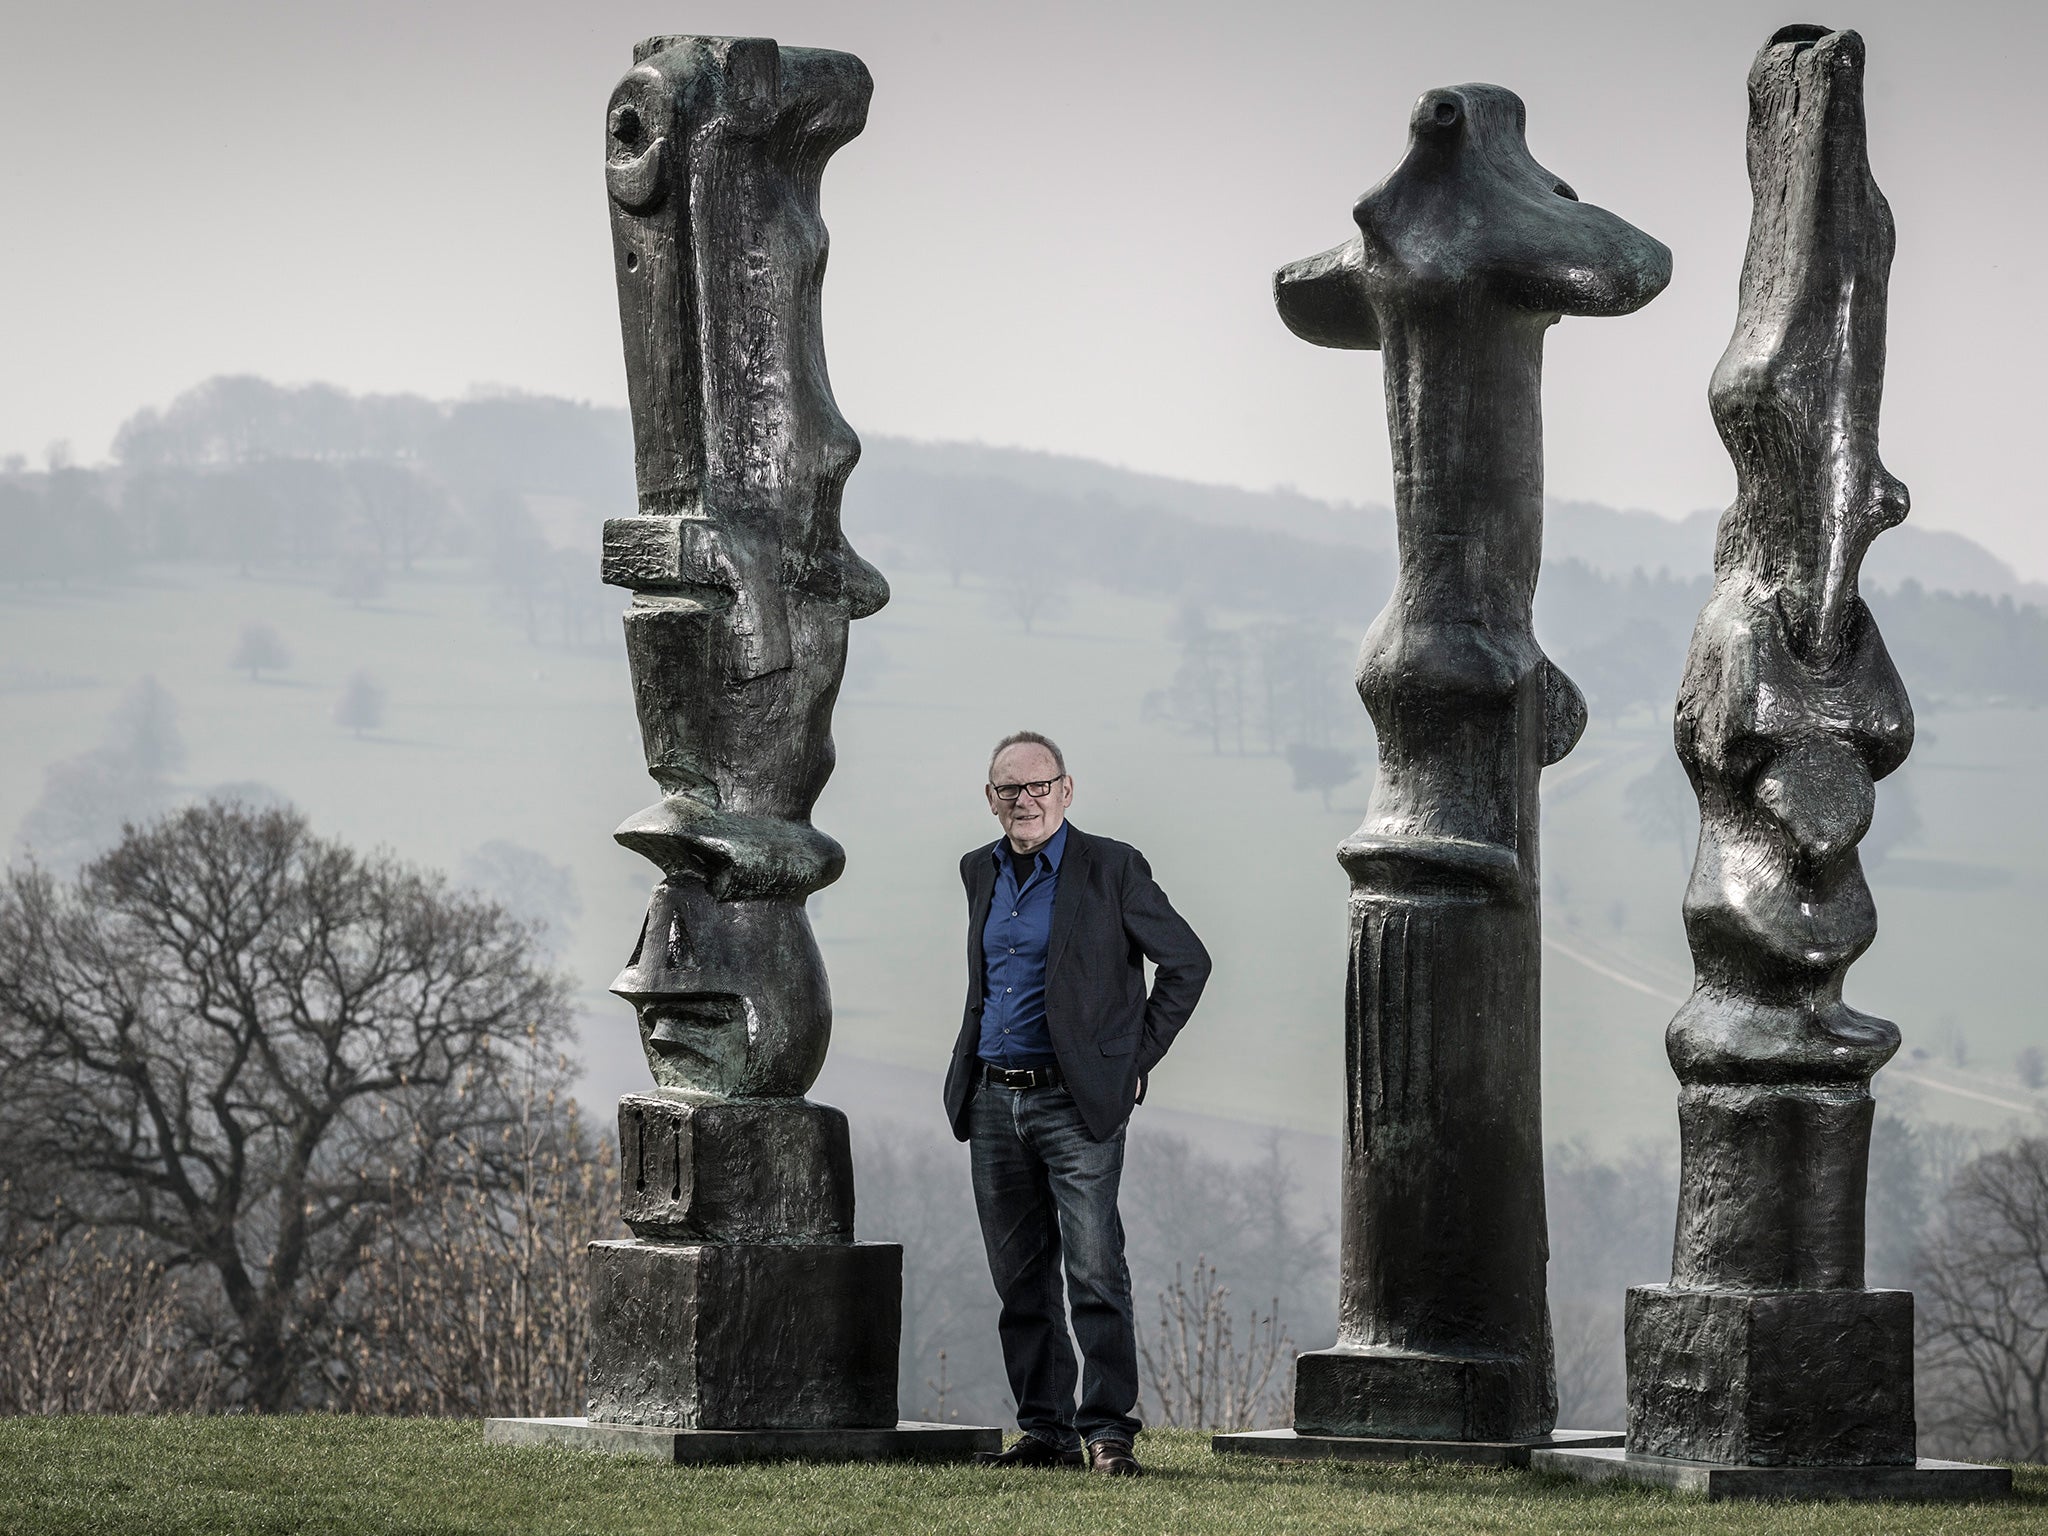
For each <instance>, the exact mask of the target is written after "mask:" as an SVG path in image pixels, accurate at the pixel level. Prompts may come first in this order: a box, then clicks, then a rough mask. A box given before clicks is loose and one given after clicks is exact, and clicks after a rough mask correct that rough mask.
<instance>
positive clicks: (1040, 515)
mask: <svg viewBox="0 0 2048 1536" xmlns="http://www.w3.org/2000/svg"><path fill="white" fill-rule="evenodd" d="M902 457H903V455H901V454H896V455H892V456H891V458H890V460H889V461H888V462H887V463H885V464H881V465H877V466H874V467H872V468H870V469H868V470H864V471H862V472H861V473H858V474H856V475H855V476H854V477H853V478H852V480H851V481H850V482H849V484H848V487H847V494H846V518H847V523H848V526H849V528H850V529H851V530H852V531H853V534H854V537H855V541H856V543H857V544H862V545H863V546H867V545H872V546H874V547H872V548H869V549H868V553H869V554H870V555H871V557H876V558H879V559H880V560H881V562H882V563H883V564H884V566H885V567H886V566H887V565H888V564H890V563H892V562H895V563H902V564H908V565H916V566H922V567H924V568H928V569H938V570H942V571H944V572H946V573H947V574H948V575H949V576H950V577H951V579H952V580H954V581H955V582H956V583H957V582H959V581H960V580H962V579H965V578H968V577H972V578H974V579H975V580H976V581H977V582H978V583H985V584H986V585H987V586H988V587H989V589H990V590H991V591H992V593H994V594H995V599H996V602H997V603H998V605H999V607H1000V609H1001V611H1002V612H1004V613H1005V614H1007V615H1008V616H1009V617H1011V618H1013V619H1014V620H1015V621H1016V622H1017V624H1018V625H1019V627H1020V628H1021V629H1023V630H1024V631H1026V632H1027V633H1028V632H1031V631H1032V630H1034V629H1035V628H1036V627H1037V626H1040V625H1043V624H1045V623H1049V622H1053V621H1054V620H1056V619H1057V618H1058V617H1059V616H1060V615H1061V613H1062V612H1063V611H1064V609H1065V606H1066V604H1067V602H1068V599H1069V593H1070V589H1071V588H1072V587H1073V586H1074V585H1076V584H1078V583H1086V584H1090V585H1094V586H1097V587H1101V588H1106V589H1107V590H1109V591H1111V592H1118V593H1128V594H1130V595H1133V596H1142V597H1149V598H1153V599H1156V600H1160V601H1164V602H1168V603H1171V604H1173V605H1175V606H1176V607H1177V608H1181V609H1191V610H1195V611H1199V612H1202V613H1204V614H1207V615H1209V616H1210V618H1209V628H1210V630H1211V632H1212V634H1227V633H1228V632H1230V631H1232V630H1234V629H1236V628H1238V627H1239V623H1240V621H1244V622H1247V623H1268V622H1280V623H1284V624H1288V625H1297V626H1299V625H1308V626H1314V627H1316V628H1318V629H1319V630H1325V631H1327V632H1328V633H1329V634H1330V635H1332V636H1337V637H1343V640H1344V646H1345V649H1346V651H1347V652H1355V650H1356V646H1357V643H1358V639H1359V637H1360V636H1361V635H1362V634H1363V633H1364V630H1365V626H1366V625H1367V624H1368V623H1369V622H1370V621H1371V619H1372V617H1373V615H1375V614H1376V613H1377V612H1378V611H1379V609H1380V608H1381V606H1382V605H1383V604H1384V603H1385V601H1386V598H1387V596H1388V594H1389V593H1390V592H1391V590H1392V587H1393V578H1394V568H1395V563H1394V554H1393V551H1392V550H1391V549H1389V548H1378V547H1367V546H1365V545H1363V544H1361V545H1351V544H1331V543H1323V542H1316V541H1313V540H1309V539H1302V538H1294V537H1290V536H1287V535H1284V534H1276V533H1268V532H1263V531H1259V530H1256V529H1251V528H1245V527H1240V526H1232V525H1229V524H1224V523H1217V522H1205V521H1200V520H1197V519H1196V518H1194V517H1190V516H1187V515H1184V513H1183V512H1181V511H1179V510H1177V509H1176V508H1174V507H1173V506H1171V505H1167V504H1163V503H1162V504H1134V503H1131V502H1128V501H1122V500H1116V499H1112V498H1110V497H1108V496H1106V495H1103V494H1100V493H1095V492H1078V491H1069V490H1062V489H1058V488H1052V487H1048V486H1039V485H1030V484H1025V483H1022V482H1019V481H1016V480H1012V479H1007V478H1002V477H1000V476H997V475H993V474H957V473H926V472H922V471H919V470H917V469H914V468H906V467H904V466H903V465H902V463H901V462H900V460H901V459H902ZM114 460H115V464H114V467H112V468H110V469H104V470H88V469H80V468H77V467H73V466H70V465H68V464H66V463H64V462H62V460H61V458H56V459H53V461H52V463H51V464H50V466H49V467H48V468H47V469H45V470H43V471H38V472H34V473H31V472H28V471H26V470H23V469H14V470H12V471H0V582H8V583H25V582H33V583H53V582H54V583H63V582H72V581H89V580H93V579H97V578H99V577H103V576H105V575H108V574H110V573H112V572H115V571H118V570H120V569H122V568H125V567H128V566H131V565H134V564H137V563H139V562H143V561H150V560H212V561H218V562H223V563H228V564H232V565H233V566H235V567H236V568H237V569H244V570H247V569H255V568H284V569H291V570H298V571H307V570H311V571H318V572H321V573H325V574H327V575H328V576H329V577H330V579H331V581H332V583H333V585H334V588H335V590H336V592H337V594H338V595H340V596H342V597H344V598H345V599H347V600H348V601H351V602H356V603H362V602H365V601H370V600H373V599H374V597H375V596H376V595H377V594H378V593H379V592H380V591H381V589H382V583H383V581H384V579H385V578H386V577H387V576H388V575H390V574H393V573H402V572H404V571H406V570H408V569H409V568H411V566H412V565H413V564H414V562H416V561H418V560H420V559H423V558H428V557H460V558H465V559H468V560H470V561H472V562H474V563H475V564H476V565H477V566H478V567H479V568H480V569H481V570H482V571H483V572H484V573H485V574H486V575H487V577H488V579H490V580H491V582H492V583H493V585H494V587H495V588H496V590H497V591H498V592H499V594H500V599H501V602H500V606H501V608H502V611H503V612H504V613H505V615H506V616H507V617H508V618H509V619H511V620H512V621H513V622H514V623H516V624H517V625H519V626H520V627H521V628H522V629H523V630H524V631H525V632H526V634H527V635H528V637H529V639H531V640H533V641H534V642H536V643H542V642H546V643H554V644H564V645H582V644H588V643H591V642H592V641H594V640H598V639H602V638H604V637H607V636H609V635H611V634H612V633H614V630H615V625H614V622H613V621H614V619H615V616H616V609H617V606H618V603H617V599H616V597H615V596H614V595H612V594H610V593H607V592H606V591H605V589H604V588H603V587H602V586H600V585H599V584H598V583H597V581H596V580H595V579H594V575H595V573H594V570H593V566H594V563H595V551H596V539H597V532H598V524H599V523H600V522H601V521H602V519H603V518H604V517H606V516H610V515H616V514H617V513H618V512H619V511H622V510H626V509H630V508H631V507H632V506H633V505H634V502H635V496H634V489H633V481H632V443H631V429H630V424H629V423H628V421H627V419H626V416H625V413H624V412H622V411H618V410H599V409H595V408H593V407H590V406H585V405H579V404H576V403H574V402H570V401H566V400H558V399H549V398H545V397H538V396H523V395H504V396H489V397H479V398H475V399H468V400H461V401H456V402H453V403H443V402H436V401H430V400H426V399H423V398H421V397H419V396H416V395H351V394H349V393H347V392H345V391H342V390H339V389H336V388H334V387H332V386H328V385H308V386H303V387H298V388H285V387H281V386H278V385H275V384H271V383H268V382H266V381H265V380H262V379H258V378H249V377H226V378H218V379H213V380H209V381H208V382H206V383H204V384H201V385H199V386H197V387H196V388H194V389H191V390H188V391H186V392H185V393H184V394H183V395H180V396H179V397H178V398H177V399H176V400H174V401H172V402H171V404H170V405H168V406H167V407H165V408H164V409H162V410H160V411H159V410H145V411H140V412H138V413H136V415H134V416H133V417H131V418H130V419H129V420H128V421H127V422H125V423H124V424H123V425H122V427H121V428H120V430H119V432H118V433H117V434H116V436H115V440H114ZM550 499H556V500H559V501H562V502H564V503H573V504H574V505H575V507H576V508H577V512H576V517H577V520H578V525H579V529H580V528H581V527H582V525H583V524H586V523H587V525H588V530H587V531H588V547H587V548H575V549H566V548H561V547H558V546H557V545H556V544H554V543H551V542H550V540H549V539H548V538H547V537H546V536H545V535H544V532H543V529H542V527H541V523H540V520H539V519H538V518H537V517H536V514H535V508H536V507H537V506H539V505H541V504H543V503H546V502H548V501H549V500H550ZM1361 516H1363V514H1361ZM1020 540H1021V541H1023V542H1024V543H1025V544H1027V545H1028V547H1029V549H1030V554H1031V558H1030V559H1028V560H1019V559H1017V558H1016V551H1017V548H1018V545H1019V541H1020ZM1706 592H1707V579H1706V577H1704V576H1697V577H1693V578H1690V579H1680V578H1677V577H1673V576H1671V575H1669V574H1668V573H1664V572H1659V573H1658V574H1656V575H1646V574H1644V573H1642V572H1637V573H1634V574H1633V575H1631V576H1629V577H1626V578H1620V577H1612V576H1607V575H1604V574H1602V573H1601V572H1599V571H1597V570H1595V569H1593V568H1592V567H1591V566H1589V565H1586V564H1585V563H1584V562H1581V561H1576V560H1564V561H1553V562H1550V563H1547V564H1546V565H1545V567H1544V571H1543V577H1542V581H1541V582H1540V583H1539V585H1538V588H1537V596H1536V628H1537V633H1538V636H1539V637H1540V638H1541V639H1542V641H1543V643H1544V645H1545V647H1546V648H1547V649H1548V650H1549V651H1550V653H1551V654H1552V656H1553V657H1554V658H1556V660H1557V661H1558V662H1559V664H1560V665H1561V666H1563V667H1564V669H1565V671H1566V672H1567V673H1568V674H1570V675H1571V676H1572V677H1573V678H1574V679H1575V680H1576V681H1577V682H1578V684H1579V686H1580V687H1581V688H1582V689H1583V690H1584V691H1585V693H1586V696H1587V699H1588V701H1589V703H1590V704H1591V706H1592V708H1593V710H1594V712H1595V714H1596V715H1603V716H1607V717H1610V718H1611V717H1618V716H1622V715H1626V714H1629V713H1631V712H1632V711H1635V710H1638V709H1643V708H1650V709H1657V710H1662V709H1665V708H1668V706H1669V704H1670V700H1671V697H1672V695H1673V694H1674V693H1675V692H1676V690H1677V685H1678V675H1679V671H1680V668H1681V667H1682V665H1683V661H1684V656H1685V649H1686V644H1687V642H1688V640H1689V638H1690V636H1691V633H1692V625H1693V620H1694V618H1695V617H1696V615H1697V614H1698V611H1699V608H1700V605H1701V603H1702V602H1703V601H1704V600H1705V597H1706ZM1870 600H1871V607H1872V610H1873V611H1874V612H1875V613H1876V615H1877V618H1878V621H1879V624H1880V627H1881V628H1882V630H1883V632H1884V635H1885V639H1886V643H1887V644H1888V645H1889V646H1890V648H1891V651H1892V653H1893V656H1894V658H1895V659H1896V660H1897V662H1898V664H1899V666H1900V669H1901V671H1902V672H1903V673H1904V674H1905V677H1906V681H1907V686H1908V688H1909V689H1910V690H1911V691H1912V693H1913V695H1914V697H1915V699H1916V700H1917V701H1918V702H1919V703H1920V704H1921V705H1922V706H1923V707H1924V706H1927V705H1933V704H1938V703H1942V702H1950V701H1953V702H1971V703H1976V702H1992V703H2013V704H2024V705H2028V706H2034V705H2039V704H2041V703H2043V702H2048V614H2044V613H2043V612H2042V611H2041V610H2040V609H2038V608H2036V607H2033V606H2031V605H2024V604H2015V603H2014V602H2013V601H2012V600H2011V599H2010V598H2009V597H2008V598H2000V599H1992V598H1988V597H1982V596H1977V595H1974V594H1962V595H1959V594H1955V593H1950V592H1930V591H1926V590H1923V589H1922V588H1921V587H1920V586H1919V585H1918V584H1916V583H1914V582H1911V581H1908V582H1906V583H1904V584H1903V585H1902V586H1901V587H1900V588H1899V589H1898V590H1897V591H1895V592H1890V593H1874V594H1872V595H1871V599H1870ZM1226 616H1227V617H1226ZM1186 643H1187V644H1189V645H1191V646H1192V645H1195V644H1196V643H1197V642H1196V641H1195V640H1194V639H1192V638H1190V639H1189V640H1188V641H1187V642H1186ZM1201 643H1209V642H1201ZM1329 665H1332V666H1336V665H1337V664H1336V663H1330V664H1329ZM1348 665H1349V663H1348V659H1347V660H1346V661H1345V662H1344V663H1343V665H1342V667H1340V668H1339V671H1340V676H1341V675H1343V674H1345V673H1348ZM1214 714H1215V712H1213V711H1211V712H1209V715H1214ZM1209 715H1205V716H1204V717H1202V718H1198V719H1193V720H1191V721H1190V722H1189V729H1190V730H1192V731H1195V732H1197V733H1198V734H1206V735H1207V736H1208V737H1209V738H1210V741H1211V745H1212V749H1214V750H1218V751H1232V750H1236V748H1235V740H1236V736H1237V722H1236V721H1234V720H1231V721H1229V722H1227V729H1226V728H1225V725H1226V723H1225V722H1224V721H1223V720H1222V719H1220V718H1210V717H1209ZM1251 722H1252V717H1251V716H1247V724H1246V737H1247V741H1248V742H1250V741H1252V740H1254V739H1256V730H1255V727H1254V725H1253V724H1252V723H1251ZM1302 739H1303V741H1304V743H1305V744H1306V745H1308V746H1311V747H1314V746H1318V745H1320V744H1318V743H1316V742H1315V741H1313V740H1312V739H1309V738H1302ZM1257 750H1265V751H1272V750H1275V749H1274V748H1272V747H1270V746H1268V747H1262V748H1258V749H1257ZM1305 787H1311V786H1305Z"/></svg>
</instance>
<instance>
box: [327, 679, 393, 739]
mask: <svg viewBox="0 0 2048 1536" xmlns="http://www.w3.org/2000/svg"><path fill="white" fill-rule="evenodd" d="M334 723H335V724H336V725H338V726H340V727H341V728H342V729H343V730H345V731H354V732H355V733H356V735H358V736H360V735H362V734H363V732H365V731H374V730H375V729H377V727H378V726H380V725H382V724H383V723H384V690H383V688H382V687H380V686H379V685H378V683H377V681H376V679H374V678H373V677H371V676H370V674H369V673H367V672H358V673H356V674H354V675H353V676H352V677H350V678H349V680H348V686H347V687H346V688H344V689H342V691H341V702H340V703H338V704H336V705H335V706H334Z"/></svg>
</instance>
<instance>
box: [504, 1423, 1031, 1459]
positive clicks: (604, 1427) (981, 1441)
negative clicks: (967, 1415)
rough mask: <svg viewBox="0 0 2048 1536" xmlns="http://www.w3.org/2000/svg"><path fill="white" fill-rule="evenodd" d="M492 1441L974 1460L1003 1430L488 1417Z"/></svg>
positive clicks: (632, 1452) (678, 1452)
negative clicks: (680, 1425) (664, 1425)
mask: <svg viewBox="0 0 2048 1536" xmlns="http://www.w3.org/2000/svg"><path fill="white" fill-rule="evenodd" d="M484 1444H486V1445H554V1446H561V1447H564V1448H565V1449H568V1450H572V1451H594V1452H597V1453H599V1454H601V1455H606V1456H637V1457H642V1458H645V1459H647V1460H650V1461H665V1462H672V1463H674V1464H676V1465H678V1466H681V1465H683V1464H685V1463H689V1462H698V1463H707V1462H730V1461H969V1460H972V1459H973V1458H974V1457H975V1456H976V1455H978V1454H979V1453H980V1452H982V1451H999V1450H1001V1449H1002V1448H1003V1435H1002V1431H1001V1430H998V1429H987V1428H983V1427H981V1426H979V1425H967V1424H920V1423H918V1422H916V1421H915V1420H911V1419H905V1420H903V1421H902V1422H900V1423H898V1424H895V1425H893V1426H891V1427H889V1428H887V1429H652V1428H649V1427H647V1426H645V1425H634V1424H593V1423H591V1422H590V1420H588V1419H485V1420H484Z"/></svg>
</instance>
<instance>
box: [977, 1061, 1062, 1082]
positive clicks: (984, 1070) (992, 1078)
mask: <svg viewBox="0 0 2048 1536" xmlns="http://www.w3.org/2000/svg"><path fill="white" fill-rule="evenodd" d="M981 1080H982V1081H983V1082H985V1083H992V1084H994V1085H995V1086H996V1087H998V1088H1057V1087H1058V1086H1059V1081H1060V1069H1059V1068H1058V1067H998V1066H995V1065H994V1064H992V1063H990V1062H986V1061H984V1062H983V1063H982V1064H981Z"/></svg>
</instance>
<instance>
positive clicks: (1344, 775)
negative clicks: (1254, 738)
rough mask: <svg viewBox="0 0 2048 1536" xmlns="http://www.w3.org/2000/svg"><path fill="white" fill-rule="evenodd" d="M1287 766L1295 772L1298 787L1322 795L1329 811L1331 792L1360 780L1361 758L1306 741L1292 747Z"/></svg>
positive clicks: (1324, 804) (1288, 749)
mask: <svg viewBox="0 0 2048 1536" xmlns="http://www.w3.org/2000/svg"><path fill="white" fill-rule="evenodd" d="M1287 766H1288V767H1290V768H1292V769H1293V770H1294V787H1295V788H1296V789H1313V790H1316V791H1318V792H1320V793H1321V795H1322V797H1323V809H1324V810H1326V811H1327V810H1328V809H1329V808H1330V791H1331V790H1333V789H1336V788H1339V787H1340V786H1342V785H1345V784H1349V783H1350V782H1351V781H1352V780H1353V779H1355V778H1357V777H1358V759H1357V757H1356V756H1354V755H1353V754H1352V753H1349V752H1345V751H1341V750H1340V749H1338V748H1336V747H1312V746H1310V745H1309V744H1308V743H1307V742H1305V741H1296V742H1290V743H1289V744H1288V747H1287Z"/></svg>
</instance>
